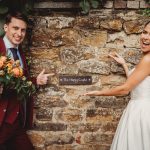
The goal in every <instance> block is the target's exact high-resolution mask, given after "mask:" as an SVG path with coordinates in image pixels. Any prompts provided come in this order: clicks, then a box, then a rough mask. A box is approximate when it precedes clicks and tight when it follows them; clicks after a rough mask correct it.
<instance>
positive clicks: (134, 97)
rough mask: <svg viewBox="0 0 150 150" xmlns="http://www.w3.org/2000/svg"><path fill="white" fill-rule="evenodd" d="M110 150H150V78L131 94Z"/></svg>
mask: <svg viewBox="0 0 150 150" xmlns="http://www.w3.org/2000/svg"><path fill="white" fill-rule="evenodd" d="M110 150H150V76H148V77H146V78H145V79H144V80H143V81H142V82H141V83H140V84H139V85H138V86H137V87H136V88H135V89H134V90H133V91H132V92H131V100H130V101H129V103H128V105H127V107H126V109H125V110H124V112H123V115H122V117H121V119H120V122H119V124H118V127H117V130H116V133H115V136H114V139H113V142H112V145H111V148H110Z"/></svg>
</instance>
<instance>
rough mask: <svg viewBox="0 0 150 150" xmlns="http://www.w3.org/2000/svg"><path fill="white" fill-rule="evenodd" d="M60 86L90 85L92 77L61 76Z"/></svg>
mask: <svg viewBox="0 0 150 150" xmlns="http://www.w3.org/2000/svg"><path fill="white" fill-rule="evenodd" d="M59 84H60V85H90V84H92V77H91V76H59Z"/></svg>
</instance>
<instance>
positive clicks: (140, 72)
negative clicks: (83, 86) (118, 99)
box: [84, 54, 150, 96]
mask: <svg viewBox="0 0 150 150" xmlns="http://www.w3.org/2000/svg"><path fill="white" fill-rule="evenodd" d="M149 75H150V54H147V56H144V57H143V59H142V60H141V61H140V63H139V64H138V65H137V67H136V69H135V70H134V71H133V73H132V74H131V75H130V76H129V77H128V79H127V81H126V82H125V83H124V84H122V85H120V86H117V87H115V88H112V89H104V90H101V91H91V92H87V93H85V94H84V95H89V96H117V95H126V94H128V93H129V92H130V91H131V90H132V89H134V88H135V87H136V86H137V85H138V84H139V83H140V82H141V81H143V80H144V79H145V78H146V77H147V76H149Z"/></svg>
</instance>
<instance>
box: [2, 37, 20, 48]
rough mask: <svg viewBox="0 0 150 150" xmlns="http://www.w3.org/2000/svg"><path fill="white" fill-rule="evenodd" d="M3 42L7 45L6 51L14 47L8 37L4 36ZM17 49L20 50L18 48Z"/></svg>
mask: <svg viewBox="0 0 150 150" xmlns="http://www.w3.org/2000/svg"><path fill="white" fill-rule="evenodd" d="M3 40H4V43H5V46H6V49H9V48H12V47H14V46H13V44H12V43H11V42H10V41H9V40H8V38H7V36H6V35H5V36H4V38H3ZM16 48H17V49H18V46H17V47H16Z"/></svg>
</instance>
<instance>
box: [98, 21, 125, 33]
mask: <svg viewBox="0 0 150 150" xmlns="http://www.w3.org/2000/svg"><path fill="white" fill-rule="evenodd" d="M100 28H104V29H107V30H108V31H121V29H122V21H121V19H113V20H105V21H101V22H100Z"/></svg>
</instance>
